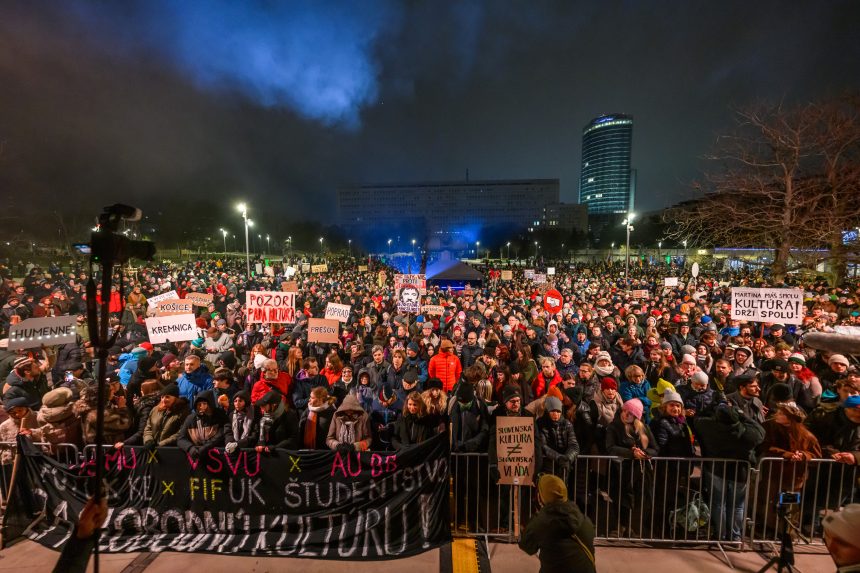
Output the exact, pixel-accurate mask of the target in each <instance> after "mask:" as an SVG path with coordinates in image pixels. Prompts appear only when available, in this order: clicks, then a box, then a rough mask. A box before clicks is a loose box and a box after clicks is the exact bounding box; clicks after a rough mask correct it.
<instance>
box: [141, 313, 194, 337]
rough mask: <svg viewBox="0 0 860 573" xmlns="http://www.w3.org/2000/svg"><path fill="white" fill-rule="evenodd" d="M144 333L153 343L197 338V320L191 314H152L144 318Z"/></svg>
mask: <svg viewBox="0 0 860 573" xmlns="http://www.w3.org/2000/svg"><path fill="white" fill-rule="evenodd" d="M146 333H147V334H148V335H149V341H150V342H151V343H153V344H160V343H163V342H181V341H183V340H194V339H195V338H197V336H198V334H197V322H196V321H195V320H194V315H193V314H175V315H173V316H154V317H152V318H147V319H146Z"/></svg>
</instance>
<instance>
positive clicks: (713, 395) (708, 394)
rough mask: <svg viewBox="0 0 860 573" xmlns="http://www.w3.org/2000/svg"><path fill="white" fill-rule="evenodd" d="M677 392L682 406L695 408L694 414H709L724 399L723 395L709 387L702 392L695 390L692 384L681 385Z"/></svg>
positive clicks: (690, 408)
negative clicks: (682, 402) (682, 403)
mask: <svg viewBox="0 0 860 573" xmlns="http://www.w3.org/2000/svg"><path fill="white" fill-rule="evenodd" d="M678 394H680V395H681V399H682V400H683V401H684V408H685V409H689V410H695V411H696V416H710V415H712V414H713V413H714V410H716V408H717V406H719V405H720V404H722V403H723V402H725V401H726V399H725V396H723V395H722V394H721V393H720V392H717V391H716V390H714V389H713V388H710V387H708V388H707V389H705V391H704V392H696V391H695V390H694V389H693V387H692V386H681V387H680V388H678Z"/></svg>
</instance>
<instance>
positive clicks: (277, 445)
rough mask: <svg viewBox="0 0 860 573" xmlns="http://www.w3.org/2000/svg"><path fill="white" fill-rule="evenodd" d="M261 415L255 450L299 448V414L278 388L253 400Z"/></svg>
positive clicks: (267, 450) (268, 450)
mask: <svg viewBox="0 0 860 573" xmlns="http://www.w3.org/2000/svg"><path fill="white" fill-rule="evenodd" d="M254 405H255V406H256V407H258V408H260V411H261V412H262V415H261V416H260V421H259V439H258V441H257V446H256V450H257V451H258V452H270V451H271V450H273V449H285V450H297V449H298V448H299V444H300V441H299V415H298V413H297V412H296V411H295V410H294V409H293V408H292V407H291V406H290V404H289V402H288V401H287V400H286V399H285V398H284V397H283V396H282V395H281V393H280V392H279V391H278V390H269V391H268V392H266V394H264V395H263V397H262V398H260V399H259V400H257V401H256V402H254Z"/></svg>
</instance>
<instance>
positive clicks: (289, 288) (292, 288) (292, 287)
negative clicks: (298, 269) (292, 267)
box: [281, 281, 299, 292]
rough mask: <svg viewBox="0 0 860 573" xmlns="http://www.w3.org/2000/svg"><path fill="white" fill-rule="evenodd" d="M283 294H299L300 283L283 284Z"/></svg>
mask: <svg viewBox="0 0 860 573" xmlns="http://www.w3.org/2000/svg"><path fill="white" fill-rule="evenodd" d="M281 290H282V291H283V292H299V283H297V282H296V281H284V282H282V283H281Z"/></svg>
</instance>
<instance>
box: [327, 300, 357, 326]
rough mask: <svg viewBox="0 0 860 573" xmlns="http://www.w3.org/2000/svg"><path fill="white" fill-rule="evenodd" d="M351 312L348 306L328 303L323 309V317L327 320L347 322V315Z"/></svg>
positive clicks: (350, 307)
mask: <svg viewBox="0 0 860 573" xmlns="http://www.w3.org/2000/svg"><path fill="white" fill-rule="evenodd" d="M351 310H352V306H350V305H348V304H337V303H336V302H330V303H328V304H327V305H326V307H325V317H326V318H327V319H329V320H336V321H338V322H347V321H348V320H349V313H350V311H351Z"/></svg>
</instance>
